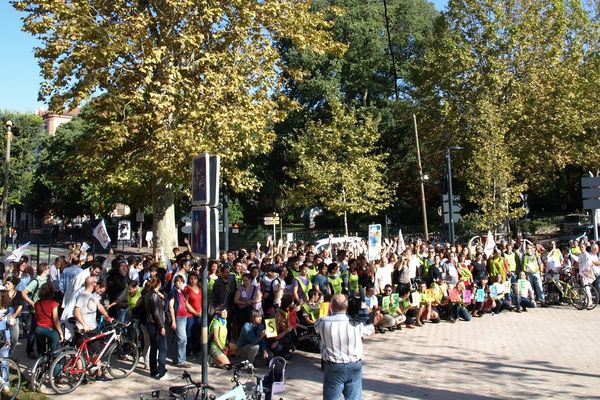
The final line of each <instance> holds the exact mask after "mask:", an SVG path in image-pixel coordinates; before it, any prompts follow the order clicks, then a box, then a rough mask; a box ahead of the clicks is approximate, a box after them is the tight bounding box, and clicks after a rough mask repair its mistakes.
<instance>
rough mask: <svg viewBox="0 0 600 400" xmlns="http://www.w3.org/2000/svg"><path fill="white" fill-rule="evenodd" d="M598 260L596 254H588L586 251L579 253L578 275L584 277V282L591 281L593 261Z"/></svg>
mask: <svg viewBox="0 0 600 400" xmlns="http://www.w3.org/2000/svg"><path fill="white" fill-rule="evenodd" d="M594 262H598V255H597V254H594V255H592V254H590V253H588V252H587V251H584V252H583V253H581V254H580V255H579V276H581V278H582V279H584V282H585V283H591V282H590V280H593V278H592V275H593V274H594V272H593V263H594Z"/></svg>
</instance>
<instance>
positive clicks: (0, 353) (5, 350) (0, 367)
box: [0, 345, 10, 389]
mask: <svg viewBox="0 0 600 400" xmlns="http://www.w3.org/2000/svg"><path fill="white" fill-rule="evenodd" d="M9 353H10V345H7V346H4V347H2V348H1V349H0V357H2V360H1V361H0V375H1V376H2V380H4V382H8V378H9V376H8V355H9ZM4 386H6V387H8V383H5V384H4ZM0 389H4V387H0Z"/></svg>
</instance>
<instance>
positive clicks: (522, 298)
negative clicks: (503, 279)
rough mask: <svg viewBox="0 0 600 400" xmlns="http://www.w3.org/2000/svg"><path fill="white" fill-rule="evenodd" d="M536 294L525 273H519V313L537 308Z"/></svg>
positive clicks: (517, 300) (517, 299)
mask: <svg viewBox="0 0 600 400" xmlns="http://www.w3.org/2000/svg"><path fill="white" fill-rule="evenodd" d="M534 299H535V293H534V291H533V288H532V287H531V283H529V281H528V280H527V275H525V271H521V272H519V280H518V281H517V298H516V303H517V312H521V308H522V309H523V311H527V308H536V307H537V305H536V303H535V300H534Z"/></svg>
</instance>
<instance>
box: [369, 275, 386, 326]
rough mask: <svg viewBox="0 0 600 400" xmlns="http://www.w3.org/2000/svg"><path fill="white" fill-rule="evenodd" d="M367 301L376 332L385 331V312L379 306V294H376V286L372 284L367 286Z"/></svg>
mask: <svg viewBox="0 0 600 400" xmlns="http://www.w3.org/2000/svg"><path fill="white" fill-rule="evenodd" d="M365 303H366V305H367V308H368V311H369V315H371V316H372V317H371V320H372V321H373V326H374V327H375V332H377V333H385V329H384V328H383V326H382V323H383V314H382V313H381V309H380V307H379V300H378V299H377V295H376V294H375V286H373V285H372V284H370V285H368V286H367V287H366V288H365Z"/></svg>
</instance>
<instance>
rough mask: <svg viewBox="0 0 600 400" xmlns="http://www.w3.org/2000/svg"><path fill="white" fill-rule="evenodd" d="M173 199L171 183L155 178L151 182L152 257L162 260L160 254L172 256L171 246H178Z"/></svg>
mask: <svg viewBox="0 0 600 400" xmlns="http://www.w3.org/2000/svg"><path fill="white" fill-rule="evenodd" d="M174 199H175V196H174V195H173V189H172V187H171V184H169V183H166V182H165V181H164V179H155V180H154V182H153V183H152V210H153V223H152V231H153V234H154V258H155V259H157V258H158V260H159V261H162V260H161V259H160V256H161V255H162V256H164V257H167V258H170V257H172V256H173V248H174V247H176V246H178V241H177V224H176V223H175V204H174ZM165 268H166V265H165Z"/></svg>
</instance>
